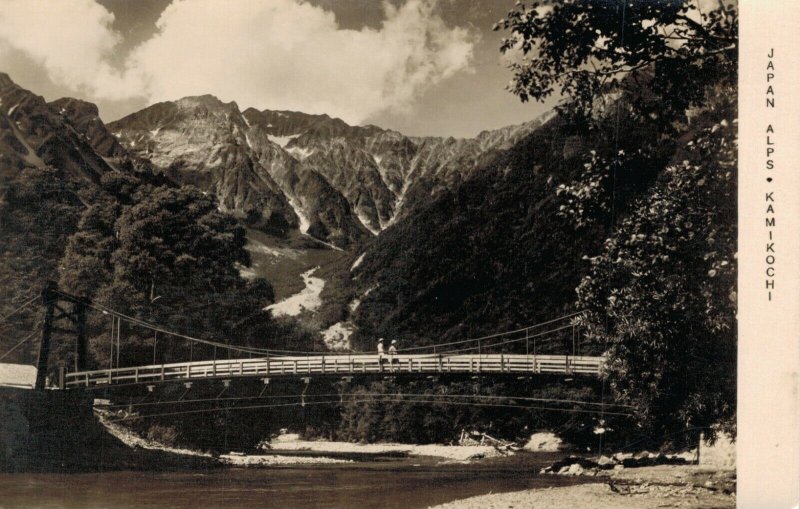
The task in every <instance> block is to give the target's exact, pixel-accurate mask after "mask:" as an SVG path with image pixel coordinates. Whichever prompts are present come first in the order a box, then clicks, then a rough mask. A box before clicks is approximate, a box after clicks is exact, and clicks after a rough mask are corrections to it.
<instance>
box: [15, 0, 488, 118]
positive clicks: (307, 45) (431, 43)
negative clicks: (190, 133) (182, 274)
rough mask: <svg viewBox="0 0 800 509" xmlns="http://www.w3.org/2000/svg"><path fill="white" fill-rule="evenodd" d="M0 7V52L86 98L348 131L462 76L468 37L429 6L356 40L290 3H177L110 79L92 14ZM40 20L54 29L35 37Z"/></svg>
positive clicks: (411, 0)
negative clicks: (34, 65) (291, 120)
mask: <svg viewBox="0 0 800 509" xmlns="http://www.w3.org/2000/svg"><path fill="white" fill-rule="evenodd" d="M7 1H10V2H11V3H10V6H11V7H12V8H11V9H9V8H8V5H4V8H3V14H0V41H3V42H5V43H6V44H8V45H11V46H12V47H14V48H16V49H18V50H21V51H24V52H25V53H27V54H28V55H30V56H31V57H32V58H33V59H34V60H36V61H37V62H38V63H39V64H40V65H43V66H44V67H45V68H46V69H47V71H48V74H49V76H50V78H51V79H52V80H53V81H56V82H61V83H63V84H64V85H65V86H69V87H71V88H73V89H76V90H85V91H86V92H87V93H88V94H89V96H90V97H91V96H92V95H93V96H95V97H97V98H105V99H122V98H129V97H135V96H146V97H147V98H148V99H149V100H150V101H162V100H174V99H177V98H180V97H184V96H187V95H199V94H206V93H210V94H214V95H217V96H218V97H220V98H221V99H223V100H226V101H229V100H235V101H237V102H238V103H239V104H240V105H241V106H254V107H256V108H259V109H264V108H270V109H293V110H301V111H306V112H309V113H323V112H324V113H329V114H332V115H335V116H340V117H342V118H344V119H345V120H347V121H349V122H353V123H358V122H361V121H363V120H364V119H366V118H368V117H370V116H372V115H375V114H376V113H379V112H382V111H392V112H403V111H409V110H410V108H411V107H412V106H413V104H414V102H415V100H416V99H417V98H418V97H419V96H420V95H421V94H422V93H424V91H425V90H427V89H428V88H429V87H431V86H433V85H435V84H436V83H438V82H440V81H442V80H444V79H447V78H448V77H450V76H452V75H454V74H456V73H458V72H463V71H469V70H470V69H471V62H472V56H473V48H474V37H475V36H474V34H472V33H470V32H469V31H467V30H466V29H464V28H460V27H448V26H446V25H445V23H444V21H442V19H441V18H440V17H439V16H438V15H436V14H435V13H434V6H433V4H432V3H431V1H428V0H408V1H407V2H406V3H405V4H404V5H402V6H400V7H393V6H392V5H390V4H388V3H386V4H385V5H384V12H385V19H384V21H383V24H382V25H381V26H380V27H379V28H377V29H374V28H369V27H364V28H362V29H360V30H349V29H342V28H340V27H339V26H338V24H337V22H336V19H335V17H334V15H333V13H331V12H329V11H326V10H324V9H322V8H320V7H315V6H312V5H309V4H307V3H300V2H298V1H295V0H270V1H269V2H252V1H249V0H229V1H222V0H192V1H183V0H178V1H176V2H174V3H173V4H171V5H170V6H168V7H167V8H166V9H165V11H164V12H163V13H162V15H161V17H160V19H159V21H158V24H157V25H158V32H157V33H156V34H155V35H154V36H153V37H152V38H150V39H149V40H147V41H145V42H144V43H142V44H141V45H140V46H138V47H137V48H135V49H134V50H133V51H132V52H131V53H130V54H129V55H128V57H127V59H126V60H125V62H124V66H123V67H124V68H121V69H117V68H114V67H113V66H111V65H110V64H109V61H110V56H111V55H112V53H113V51H114V48H115V47H116V46H117V44H118V43H119V41H120V36H119V34H117V33H116V32H114V31H113V30H112V29H111V24H112V22H113V16H112V15H111V14H110V13H108V12H107V11H106V10H105V9H104V8H102V7H101V6H99V5H97V4H94V3H92V2H90V1H89V0H80V1H78V0H73V1H71V2H62V1H60V0H54V1H45V0H33V1H32V0H7ZM42 19H53V20H57V25H55V26H50V27H44V26H37V22H40V21H41V20H42ZM62 27H63V30H62ZM0 63H2V50H1V49H0Z"/></svg>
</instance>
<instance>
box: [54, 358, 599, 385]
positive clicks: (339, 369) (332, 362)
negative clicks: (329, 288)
mask: <svg viewBox="0 0 800 509" xmlns="http://www.w3.org/2000/svg"><path fill="white" fill-rule="evenodd" d="M604 361H605V359H604V358H603V357H584V356H568V355H524V354H484V355H477V354H476V355H469V354H468V355H435V354H434V355H430V354H425V355H402V354H400V355H395V356H393V357H392V356H390V355H385V356H384V358H383V362H381V360H380V357H379V356H378V355H369V354H367V355H348V354H328V355H310V356H299V357H293V356H286V357H284V356H280V357H262V358H257V359H230V360H213V361H195V362H178V363H173V364H154V365H149V366H135V367H126V368H114V369H102V370H96V371H81V372H72V373H67V374H66V376H65V387H66V388H77V387H94V386H108V385H121V384H131V383H158V382H163V381H181V380H196V379H207V378H220V377H224V378H228V377H279V376H303V375H343V376H346V375H359V374H374V375H381V374H383V375H392V374H421V375H428V374H437V373H473V374H478V375H481V374H486V375H490V374H498V373H518V374H540V373H548V374H564V375H598V374H599V373H600V369H601V367H602V365H603V362H604Z"/></svg>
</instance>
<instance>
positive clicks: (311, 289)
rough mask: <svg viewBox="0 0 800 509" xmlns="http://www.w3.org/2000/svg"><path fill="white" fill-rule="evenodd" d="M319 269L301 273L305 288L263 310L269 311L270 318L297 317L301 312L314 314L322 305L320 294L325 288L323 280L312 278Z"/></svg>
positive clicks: (315, 268)
mask: <svg viewBox="0 0 800 509" xmlns="http://www.w3.org/2000/svg"><path fill="white" fill-rule="evenodd" d="M317 269H319V267H314V268H313V269H311V270H307V271H306V272H303V274H301V276H300V277H302V278H303V283H304V284H305V285H306V287H305V288H303V289H302V290H300V291H299V292H298V293H296V294H294V295H292V296H291V297H287V298H286V299H283V300H282V301H280V302H276V303H275V304H270V305H269V306H267V307H265V308H264V310H266V311H271V312H272V316H297V315H299V314H300V313H303V312H306V311H307V312H311V313H313V312H315V311H316V310H317V309H319V307H320V306H321V305H322V298H320V294H321V293H322V289H323V288H324V287H325V280H324V279H322V278H319V277H312V276H313V274H314V272H316V271H317Z"/></svg>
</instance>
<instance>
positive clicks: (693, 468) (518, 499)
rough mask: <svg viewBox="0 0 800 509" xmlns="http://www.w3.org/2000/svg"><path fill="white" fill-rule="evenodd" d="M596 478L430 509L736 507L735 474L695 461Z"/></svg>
mask: <svg viewBox="0 0 800 509" xmlns="http://www.w3.org/2000/svg"><path fill="white" fill-rule="evenodd" d="M594 479H595V480H596V482H589V483H586V484H579V485H575V486H564V487H548V488H540V489H532V490H525V491H514V492H508V493H496V494H488V495H479V496H476V497H470V498H465V499H462V500H456V501H453V502H449V503H446V504H441V505H437V506H434V507H433V509H500V508H502V509H509V508H523V507H524V508H530V509H565V508H570V509H655V508H663V507H690V508H692V509H712V508H713V509H718V508H719V509H727V508H733V507H735V506H736V496H735V472H734V471H733V470H717V469H709V468H705V467H699V466H697V465H659V466H653V467H640V468H630V469H622V470H608V471H603V472H601V473H599V474H598V475H597V476H596V477H595V478H594Z"/></svg>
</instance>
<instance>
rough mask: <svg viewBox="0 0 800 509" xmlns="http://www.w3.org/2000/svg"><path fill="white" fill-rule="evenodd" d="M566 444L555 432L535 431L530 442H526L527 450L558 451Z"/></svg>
mask: <svg viewBox="0 0 800 509" xmlns="http://www.w3.org/2000/svg"><path fill="white" fill-rule="evenodd" d="M563 446H564V444H563V442H562V441H561V439H560V438H558V437H557V436H556V435H555V434H554V433H550V432H544V433H534V434H533V435H531V438H530V440H528V443H526V444H525V447H524V448H525V450H526V451H540V452H556V451H559V450H561V449H562V448H563Z"/></svg>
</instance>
